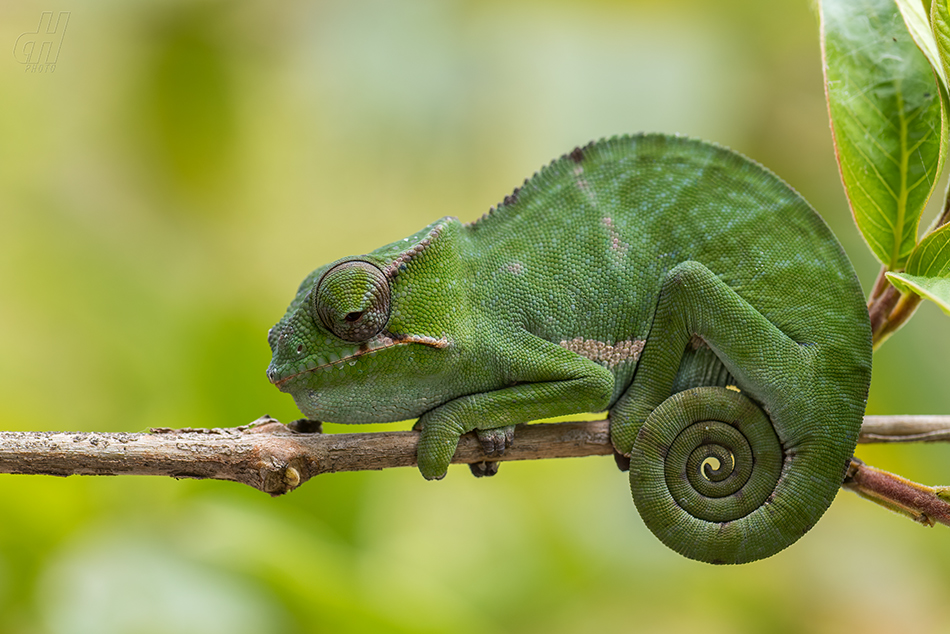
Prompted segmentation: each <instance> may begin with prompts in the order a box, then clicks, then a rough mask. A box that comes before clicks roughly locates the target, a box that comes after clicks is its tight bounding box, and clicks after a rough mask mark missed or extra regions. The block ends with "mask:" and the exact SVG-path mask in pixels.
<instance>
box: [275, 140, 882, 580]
mask: <svg viewBox="0 0 950 634" xmlns="http://www.w3.org/2000/svg"><path fill="white" fill-rule="evenodd" d="M268 339H269V342H270V346H271V349H272V351H273V361H272V362H271V364H270V367H269V368H268V371H267V375H268V378H269V379H270V381H271V382H272V383H274V384H275V385H276V386H277V387H278V388H280V390H281V391H283V392H289V393H290V394H292V395H293V397H294V399H295V401H296V403H297V406H298V407H299V408H300V409H301V410H302V411H303V413H304V414H305V415H306V416H308V417H310V418H312V419H315V420H321V421H327V422H333V423H382V422H392V421H399V420H406V419H411V418H416V417H418V418H419V421H418V423H417V427H418V428H420V429H421V435H420V440H419V447H418V464H419V469H420V470H421V471H422V475H423V476H425V477H426V478H427V479H438V478H442V477H443V476H444V475H445V473H446V470H447V468H448V466H449V462H450V461H451V459H452V456H453V454H454V452H455V449H456V445H457V443H458V440H459V436H460V435H461V434H464V433H466V432H471V431H474V432H475V433H476V434H477V436H478V438H479V439H480V440H481V442H482V445H483V447H484V448H485V451H486V455H487V458H486V460H490V457H491V456H497V455H498V454H500V453H502V452H503V451H504V450H505V448H506V447H508V446H509V445H510V444H511V442H512V438H513V433H514V425H517V424H520V423H526V422H528V421H532V420H536V419H539V418H547V417H552V416H560V415H563V414H573V413H577V412H599V411H604V410H609V412H610V425H611V427H610V430H611V431H610V433H611V440H612V442H613V444H614V447H615V449H616V451H617V452H618V454H620V455H621V456H626V457H629V465H630V466H629V470H630V486H631V489H632V492H633V498H634V502H635V503H636V505H637V509H638V510H639V512H640V515H641V517H642V518H643V520H644V522H645V523H646V525H647V526H648V527H649V528H650V530H652V531H653V533H654V534H656V536H657V537H659V539H660V540H662V541H663V542H664V543H665V544H667V545H668V546H669V547H670V548H673V549H674V550H676V551H678V552H680V553H682V554H683V555H685V556H687V557H691V558H694V559H699V560H703V561H707V562H711V563H742V562H748V561H753V560H756V559H761V558H763V557H768V556H770V555H773V554H775V553H776V552H778V551H779V550H782V549H783V548H785V547H787V546H788V545H790V544H791V543H793V542H794V541H796V540H797V539H798V538H799V537H801V536H802V535H803V534H804V533H805V532H807V531H808V529H809V528H811V527H812V526H813V525H814V524H815V522H817V521H818V519H819V518H820V517H821V515H822V513H824V512H825V509H827V508H828V506H829V505H830V504H831V501H832V500H833V499H834V497H835V493H836V492H837V490H838V488H839V486H840V485H841V482H842V479H843V477H844V473H845V469H846V466H847V464H848V461H849V458H850V457H851V455H852V452H853V451H854V446H855V442H856V440H857V434H858V430H859V428H860V426H861V421H862V416H863V414H864V407H865V400H866V397H867V390H868V384H869V381H870V375H871V331H870V326H869V323H868V314H867V309H866V308H865V304H864V298H863V295H862V293H861V288H860V286H859V284H858V280H857V278H856V276H855V273H854V269H853V268H852V266H851V263H850V262H849V260H848V258H847V256H846V255H845V253H844V251H843V250H842V248H841V245H840V244H839V243H838V242H837V240H836V239H835V237H834V235H833V234H832V233H831V231H830V230H829V229H828V227H827V226H826V225H825V223H824V222H823V221H822V219H821V218H820V217H819V216H818V214H817V213H816V212H815V211H814V210H813V209H812V208H811V207H810V206H809V204H808V203H807V202H806V201H805V200H804V199H802V198H801V196H799V195H798V194H797V193H796V192H795V191H793V190H792V189H791V188H790V187H789V186H788V185H786V184H785V183H784V182H782V181H781V180H780V179H779V178H778V177H776V176H775V175H774V174H772V173H771V172H769V171H767V170H766V169H764V168H763V167H761V166H760V165H758V164H756V163H754V162H752V161H750V160H749V159H746V158H744V157H742V156H740V155H738V154H736V153H734V152H732V151H730V150H727V149H724V148H722V147H718V146H716V145H711V144H708V143H704V142H701V141H696V140H691V139H686V138H682V137H674V136H665V135H655V134H650V135H639V136H624V137H616V138H612V139H610V140H604V141H599V142H596V143H592V144H590V145H587V146H586V147H584V148H577V149H575V150H574V151H573V152H571V153H570V154H567V155H565V156H562V157H561V158H560V159H557V160H555V161H553V162H552V163H551V164H550V165H548V166H547V167H545V168H543V169H542V170H541V171H540V172H538V173H537V174H535V175H534V176H533V177H532V178H531V179H529V180H526V181H525V183H524V185H523V186H522V187H520V188H518V189H516V190H514V192H513V193H512V194H511V195H510V196H506V197H505V199H504V202H502V203H500V204H499V205H498V207H497V209H492V210H491V211H490V212H489V213H488V214H486V215H485V216H483V217H482V218H480V219H478V220H476V221H474V222H471V223H467V224H465V223H462V222H460V221H459V220H458V219H456V218H443V219H441V220H439V221H437V222H435V223H433V224H431V225H429V226H428V227H426V228H425V229H423V230H422V231H419V232H418V233H415V234H413V235H412V236H409V237H408V238H405V239H404V240H400V241H398V242H394V243H393V244H389V245H387V246H384V247H382V248H379V249H377V250H375V251H373V252H371V253H368V254H366V255H359V256H353V257H347V258H343V259H341V260H338V261H336V262H332V263H330V264H327V265H325V266H322V267H320V268H319V269H317V270H316V271H314V272H313V273H311V274H310V275H309V276H308V277H307V278H306V279H305V280H304V281H303V283H302V284H301V285H300V289H299V290H298V292H297V296H296V297H295V298H294V300H293V302H292V303H291V304H290V308H289V309H288V310H287V313H286V315H285V316H284V318H283V319H281V321H280V322H279V323H278V324H277V325H276V326H274V327H273V328H272V329H271V331H270V333H269V337H268ZM618 462H621V461H620V460H618ZM496 464H497V463H496ZM488 473H491V469H488Z"/></svg>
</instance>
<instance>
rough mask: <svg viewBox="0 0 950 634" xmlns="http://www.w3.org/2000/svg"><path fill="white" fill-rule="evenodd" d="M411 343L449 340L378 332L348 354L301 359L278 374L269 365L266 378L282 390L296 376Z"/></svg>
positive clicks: (442, 344)
mask: <svg viewBox="0 0 950 634" xmlns="http://www.w3.org/2000/svg"><path fill="white" fill-rule="evenodd" d="M412 343H420V344H422V345H424V346H430V347H432V348H438V349H442V348H446V347H448V345H449V340H448V339H446V338H445V337H439V338H435V337H429V336H427V335H393V334H391V333H380V334H379V335H377V336H376V337H374V338H373V339H372V341H369V342H366V343H364V344H362V345H361V346H359V347H357V348H355V349H354V351H353V352H352V353H349V354H344V355H342V356H338V355H336V354H335V353H331V356H330V357H329V358H325V357H311V358H310V359H309V360H307V361H301V362H300V363H298V364H297V365H296V366H295V367H291V368H288V369H287V370H285V371H284V372H283V373H281V374H278V373H277V371H276V369H274V368H273V367H271V368H270V369H268V371H267V378H268V380H269V381H270V382H271V383H273V384H274V385H275V386H277V388H278V389H279V390H280V391H282V392H284V391H286V390H285V389H284V386H285V385H287V384H288V383H290V382H291V381H293V380H294V379H296V378H298V377H301V376H304V375H306V374H311V373H313V372H316V371H317V370H325V369H328V368H332V367H339V366H341V365H344V364H346V363H350V362H352V363H356V360H357V359H359V358H360V357H365V356H368V355H371V354H375V353H376V352H379V351H380V350H385V349H387V348H394V347H396V346H403V345H407V344H412Z"/></svg>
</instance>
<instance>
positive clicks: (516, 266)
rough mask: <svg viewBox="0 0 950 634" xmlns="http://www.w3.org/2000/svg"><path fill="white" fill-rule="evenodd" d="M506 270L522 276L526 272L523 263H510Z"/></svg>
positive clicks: (505, 267)
mask: <svg viewBox="0 0 950 634" xmlns="http://www.w3.org/2000/svg"><path fill="white" fill-rule="evenodd" d="M504 269H505V270H506V271H508V272H509V273H511V274H513V275H521V273H522V272H523V271H524V265H523V264H522V263H521V262H509V263H508V264H506V265H505V266H504Z"/></svg>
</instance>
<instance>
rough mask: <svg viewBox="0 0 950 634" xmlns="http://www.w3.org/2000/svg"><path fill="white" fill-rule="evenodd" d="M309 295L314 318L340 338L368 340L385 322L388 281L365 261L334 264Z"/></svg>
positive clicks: (386, 317)
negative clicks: (311, 298)
mask: <svg viewBox="0 0 950 634" xmlns="http://www.w3.org/2000/svg"><path fill="white" fill-rule="evenodd" d="M312 297H313V300H312V306H313V312H314V317H315V318H316V319H318V320H319V321H320V323H322V324H323V325H324V326H325V327H326V328H327V330H329V331H330V332H332V333H333V334H335V335H336V336H337V337H339V338H340V339H343V340H344V341H350V342H353V343H357V342H362V341H368V340H370V339H372V338H373V337H375V336H376V335H377V334H379V332H380V331H381V330H382V329H383V328H384V327H385V326H386V323H387V322H388V321H389V281H388V280H387V279H386V276H385V275H383V272H382V271H380V270H379V269H378V268H377V267H376V266H374V265H372V264H370V263H369V262H363V261H360V260H351V261H349V262H343V263H342V264H338V265H336V266H334V267H333V268H332V269H330V270H329V271H327V272H326V273H324V274H323V277H322V278H320V281H319V282H317V285H316V287H315V288H314V289H313V294H312Z"/></svg>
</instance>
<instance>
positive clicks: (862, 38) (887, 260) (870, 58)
mask: <svg viewBox="0 0 950 634" xmlns="http://www.w3.org/2000/svg"><path fill="white" fill-rule="evenodd" d="M821 36H822V58H823V62H824V63H823V66H824V71H825V90H826V95H827V98H828V110H829V113H830V115H831V126H832V133H833V136H834V141H835V153H836V155H837V158H838V167H839V169H840V171H841V180H842V181H843V183H844V188H845V193H846V194H847V196H848V202H849V204H850V205H851V211H852V213H853V214H854V219H855V222H856V223H857V225H858V229H860V230H861V234H862V235H863V236H864V239H865V240H866V241H867V243H868V246H869V247H870V248H871V251H872V252H873V253H874V255H875V256H876V257H877V258H878V259H879V260H880V261H881V262H883V263H884V264H885V265H886V266H887V268H888V269H900V268H903V266H904V263H905V262H906V261H907V257H908V256H909V255H910V252H911V250H913V248H914V244H915V243H916V241H917V224H918V222H919V221H920V214H921V212H922V211H923V209H924V206H925V205H926V204H927V200H929V198H930V195H931V193H932V192H933V188H934V185H935V184H936V181H937V177H938V175H939V173H940V169H941V168H942V166H943V157H944V155H945V154H946V138H945V137H946V135H945V134H944V130H945V128H946V114H945V112H944V110H943V106H942V100H941V99H940V97H939V92H938V90H937V83H936V80H935V79H934V74H933V71H932V70H931V67H930V64H929V63H928V62H927V59H926V58H925V57H924V55H923V54H922V53H921V52H920V50H919V49H918V48H917V46H916V45H915V44H914V41H913V39H912V38H911V36H910V33H909V32H908V30H907V28H906V27H905V25H904V21H903V19H902V18H901V14H900V11H899V10H898V8H897V5H896V4H895V3H894V0H822V2H821Z"/></svg>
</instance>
